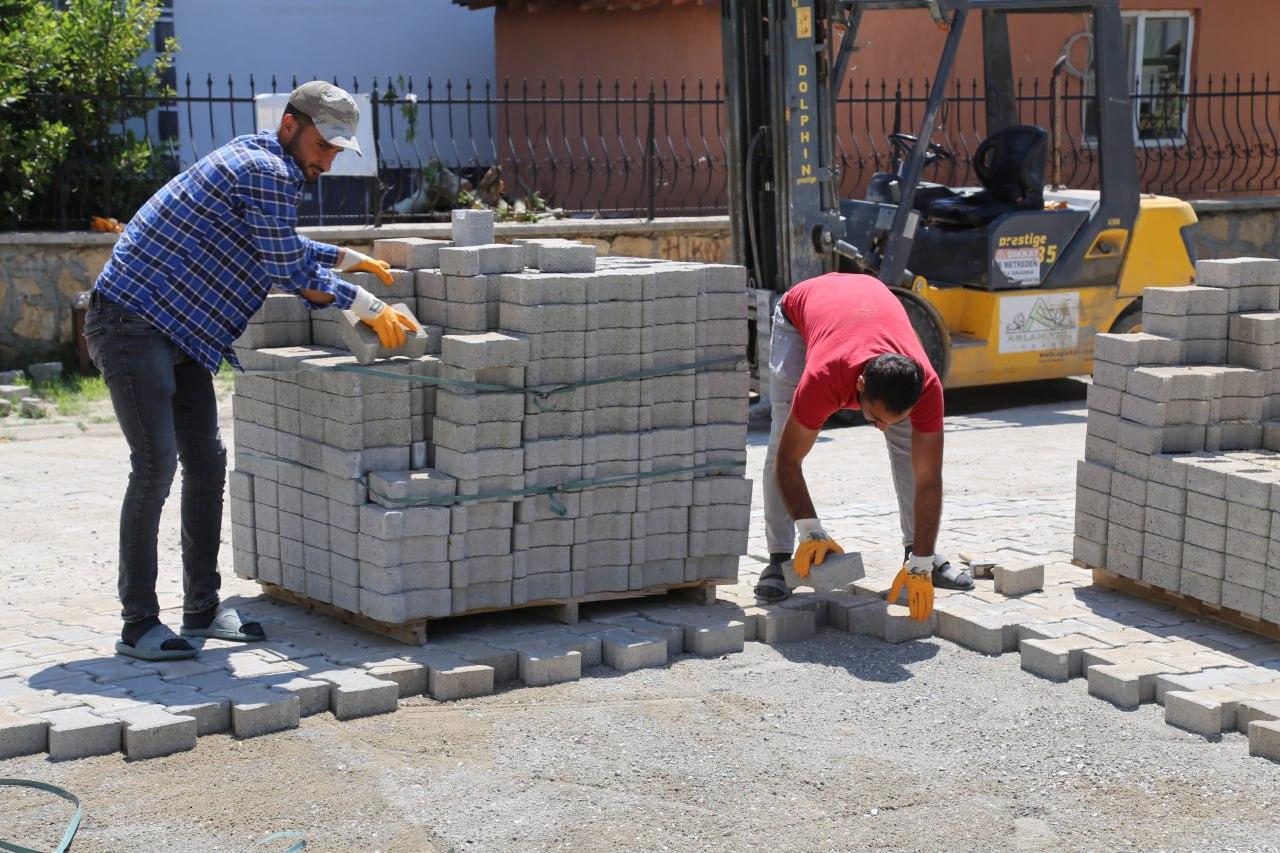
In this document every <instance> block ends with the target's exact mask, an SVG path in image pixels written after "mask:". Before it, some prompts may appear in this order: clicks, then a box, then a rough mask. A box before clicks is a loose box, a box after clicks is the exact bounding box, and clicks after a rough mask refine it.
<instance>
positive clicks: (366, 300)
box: [347, 285, 387, 320]
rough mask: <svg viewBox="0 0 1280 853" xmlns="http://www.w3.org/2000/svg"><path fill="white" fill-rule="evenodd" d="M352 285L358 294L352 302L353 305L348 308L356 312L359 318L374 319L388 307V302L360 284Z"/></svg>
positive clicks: (353, 312)
mask: <svg viewBox="0 0 1280 853" xmlns="http://www.w3.org/2000/svg"><path fill="white" fill-rule="evenodd" d="M352 286H353V287H355V289H356V296H355V299H354V300H352V302H351V307H350V308H348V309H347V310H348V311H350V312H351V313H352V314H355V315H356V317H357V318H359V319H361V320H372V319H374V318H375V317H377V316H378V315H379V314H381V313H382V312H383V311H384V310H385V309H386V307H387V303H385V302H383V301H382V300H381V299H379V298H378V297H376V296H374V295H373V294H372V293H370V292H369V291H367V290H365V289H364V288H363V287H360V286H359V285H352Z"/></svg>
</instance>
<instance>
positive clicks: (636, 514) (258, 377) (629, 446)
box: [231, 210, 751, 624]
mask: <svg viewBox="0 0 1280 853" xmlns="http://www.w3.org/2000/svg"><path fill="white" fill-rule="evenodd" d="M493 226H494V223H493V215H492V213H491V212H489V211H474V210H467V211H455V212H454V219H453V235H452V236H453V240H452V241H449V242H446V241H435V240H421V239H412V238H411V239H395V240H378V241H375V243H374V254H375V256H376V257H378V258H380V259H382V260H386V261H387V262H388V263H390V264H391V265H392V270H391V273H392V276H393V278H394V284H393V285H392V287H391V288H387V287H386V286H384V285H382V284H381V283H380V282H377V281H376V280H373V279H371V278H369V277H367V276H357V278H359V279H360V281H359V283H360V284H361V286H363V287H365V288H367V289H369V290H370V291H371V292H373V293H375V294H378V295H379V296H380V297H381V298H383V299H385V300H386V301H387V302H388V303H390V304H399V305H400V306H401V307H402V308H403V309H404V310H406V311H407V312H408V313H410V314H414V315H416V316H417V317H418V318H419V319H420V320H421V321H422V322H423V324H424V331H423V333H422V334H420V335H417V336H414V335H409V336H408V340H407V341H406V344H405V346H404V347H402V348H400V349H398V350H395V351H388V350H386V349H384V348H382V347H381V346H380V345H379V343H378V341H377V339H376V336H373V335H372V334H371V333H370V330H369V329H368V328H367V327H365V326H364V325H363V324H361V323H359V322H358V321H357V320H356V319H355V317H354V316H352V315H351V314H350V313H349V312H339V311H333V310H314V311H313V310H310V309H309V308H308V307H307V306H306V305H305V304H304V303H303V302H302V301H301V300H298V299H296V298H294V297H293V296H291V295H288V294H272V295H271V296H269V297H268V298H267V301H266V304H265V305H264V306H263V308H262V310H261V311H260V312H259V313H258V314H257V315H256V316H255V317H254V319H253V321H252V322H251V323H250V325H249V327H248V329H247V330H246V332H245V334H244V336H243V337H242V338H241V339H240V340H239V341H238V342H237V352H238V354H239V355H240V358H241V361H242V363H243V364H244V366H245V367H246V369H247V371H248V373H247V374H245V375H237V377H236V389H235V397H234V399H233V410H234V415H235V435H236V447H237V458H236V470H235V471H234V472H233V473H232V476H231V504H232V505H231V515H232V522H233V527H232V532H233V541H232V545H233V549H234V555H235V556H234V562H235V567H236V571H237V573H238V574H239V575H240V576H242V577H245V578H255V579H257V580H259V581H262V582H264V583H269V584H274V585H276V586H279V587H282V588H284V589H286V590H289V591H290V592H292V593H295V594H297V595H299V596H304V597H305V598H307V599H311V600H315V601H319V602H324V603H327V604H332V605H334V606H336V607H339V608H341V609H343V610H346V611H349V612H351V613H358V614H363V615H365V616H368V617H370V618H372V619H375V620H378V621H380V622H385V623H391V624H403V623H406V622H411V621H415V620H421V619H429V618H439V617H446V616H451V615H458V614H463V613H471V612H476V611H485V610H499V609H504V608H510V607H515V606H520V605H525V604H528V603H531V602H538V603H544V602H548V603H567V602H570V601H572V600H576V599H579V598H581V597H583V596H590V595H596V594H600V593H626V592H633V591H640V590H653V589H660V588H664V587H671V586H675V585H683V584H688V583H694V582H712V581H717V580H720V581H728V580H734V579H736V577H737V567H738V558H739V556H740V555H742V554H744V553H745V552H746V544H747V527H748V521H749V513H750V502H751V481H750V480H747V479H745V477H744V474H745V466H746V450H745V445H746V433H747V423H746V418H747V413H746V406H747V390H748V389H747V385H748V377H747V372H746V369H745V365H744V363H743V355H744V353H745V352H746V344H747V341H746V334H747V331H746V317H747V300H748V291H747V290H746V283H745V275H744V271H743V270H742V268H740V267H733V266H727V265H702V264H687V263H676V262H669V261H661V260H648V259H636V258H601V259H597V258H596V257H595V248H594V247H593V246H590V245H587V244H582V243H577V242H573V241H567V240H559V239H546V240H523V241H519V242H517V243H515V244H502V243H496V242H494V235H493ZM695 364H696V365H698V366H696V367H695V366H693V365H695ZM673 367H679V368H681V369H679V370H670V368H673ZM414 377H425V378H429V379H431V380H436V382H435V384H432V383H431V382H427V381H421V380H415V379H414ZM565 386H569V387H565ZM535 392H537V393H535ZM565 486H569V488H562V487H565ZM552 491H554V492H555V493H554V494H551V493H550V492H552ZM477 496H478V497H477ZM458 498H472V499H471V500H465V501H458V500H457V499H458Z"/></svg>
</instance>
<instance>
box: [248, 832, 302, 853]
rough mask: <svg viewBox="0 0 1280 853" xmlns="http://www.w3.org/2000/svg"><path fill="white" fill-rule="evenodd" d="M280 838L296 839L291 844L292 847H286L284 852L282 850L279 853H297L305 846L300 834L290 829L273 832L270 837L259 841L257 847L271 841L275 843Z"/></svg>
mask: <svg viewBox="0 0 1280 853" xmlns="http://www.w3.org/2000/svg"><path fill="white" fill-rule="evenodd" d="M281 838H293V839H296V841H294V843H293V846H291V847H288V848H286V849H285V850H282V851H281V853H298V851H299V850H302V849H303V848H304V847H306V846H307V839H305V838H303V837H302V833H300V832H294V831H293V830H292V829H285V830H282V831H280V832H273V833H271V834H270V835H268V836H267V837H266V838H264V839H262V840H261V841H259V842H258V845H257V846H259V847H262V846H264V845H266V844H268V843H270V842H272V841H277V840H279V839H281Z"/></svg>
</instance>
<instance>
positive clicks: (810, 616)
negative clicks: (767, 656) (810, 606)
mask: <svg viewBox="0 0 1280 853" xmlns="http://www.w3.org/2000/svg"><path fill="white" fill-rule="evenodd" d="M743 613H744V614H745V615H746V616H748V617H750V618H753V619H754V620H755V622H756V631H755V635H756V642H760V643H764V644H765V645H766V646H780V645H782V644H783V643H792V642H795V641H797V640H808V639H810V638H812V637H813V636H814V634H815V633H817V630H818V625H817V620H816V613H815V612H814V611H812V610H796V609H791V608H783V607H778V606H776V605H767V606H763V607H748V608H745V609H744V610H743Z"/></svg>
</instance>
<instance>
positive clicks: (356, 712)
mask: <svg viewBox="0 0 1280 853" xmlns="http://www.w3.org/2000/svg"><path fill="white" fill-rule="evenodd" d="M311 677H312V678H314V679H316V680H317V681H327V682H328V683H329V684H331V685H333V691H332V703H333V704H332V707H333V715H334V716H335V717H337V718H338V719H339V720H351V719H355V718H356V717H368V716H371V715H373V714H387V713H390V712H392V711H394V710H395V709H396V706H397V700H398V699H399V697H400V686H399V685H398V684H396V683H395V682H394V681H383V680H382V679H380V678H374V677H373V676H372V675H369V674H368V673H365V672H362V671H361V670H357V669H337V670H330V671H327V672H318V673H313V674H312V675H311Z"/></svg>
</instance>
